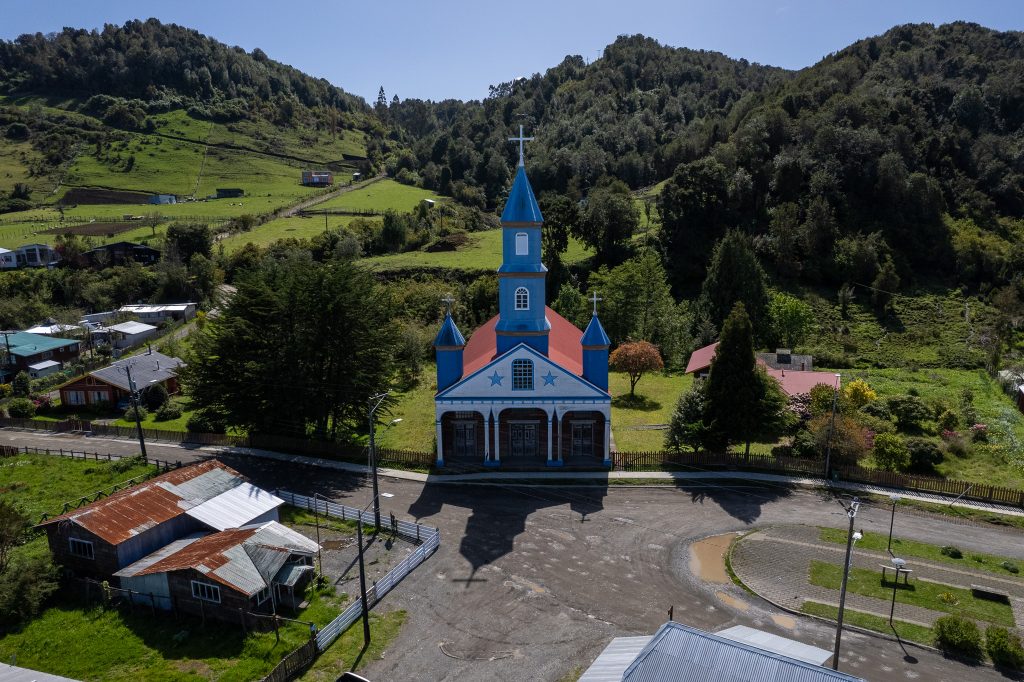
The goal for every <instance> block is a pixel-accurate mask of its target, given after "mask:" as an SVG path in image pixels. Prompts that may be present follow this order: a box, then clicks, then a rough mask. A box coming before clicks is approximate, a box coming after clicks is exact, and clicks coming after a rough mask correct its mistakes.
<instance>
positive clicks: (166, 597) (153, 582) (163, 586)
mask: <svg viewBox="0 0 1024 682" xmlns="http://www.w3.org/2000/svg"><path fill="white" fill-rule="evenodd" d="M121 587H122V588H124V589H126V590H135V591H136V592H141V593H142V594H133V595H132V601H134V602H135V603H137V604H144V605H147V606H148V605H155V606H156V607H157V608H158V609H164V610H165V611H170V610H171V588H170V586H168V584H167V574H166V573H152V574H150V575H135V576H132V577H130V578H121ZM150 594H152V595H153V599H150V597H149V595H150Z"/></svg>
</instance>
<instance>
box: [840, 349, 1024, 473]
mask: <svg viewBox="0 0 1024 682" xmlns="http://www.w3.org/2000/svg"><path fill="white" fill-rule="evenodd" d="M839 371H841V372H842V374H843V382H844V383H849V382H850V381H853V380H854V379H863V380H865V381H867V382H868V383H869V384H870V385H871V387H872V388H873V389H875V391H877V392H878V395H879V398H880V399H882V400H884V399H885V398H887V397H890V396H897V395H907V394H908V392H909V391H911V390H913V391H916V392H917V394H918V395H919V396H920V397H921V399H922V400H923V401H925V403H926V404H931V403H933V402H936V401H940V402H945V403H948V404H949V405H950V406H951V407H953V408H954V409H956V405H957V402H958V400H959V396H960V393H961V391H963V390H964V389H970V391H971V392H972V393H973V394H974V407H975V409H976V410H977V412H978V418H979V420H980V421H981V423H983V424H986V425H987V426H988V431H989V441H990V444H988V445H978V444H975V445H973V446H972V448H971V453H970V455H969V456H968V457H963V458H959V457H952V456H947V457H946V458H945V460H944V461H943V462H942V463H941V464H939V465H938V467H936V468H937V470H938V472H939V473H940V474H941V475H943V476H946V477H947V478H955V479H960V480H965V481H978V482H983V483H988V484H990V485H997V486H1003V487H1007V488H1024V415H1022V414H1021V413H1020V411H1019V410H1017V408H1016V407H1015V406H1014V404H1013V402H1012V401H1011V400H1010V398H1009V397H1008V396H1007V395H1006V394H1004V393H1003V391H1002V389H1001V388H1000V386H999V384H998V383H997V382H996V381H995V380H994V379H992V378H991V377H990V376H989V375H988V374H987V373H986V372H985V371H984V370H980V369H979V370H963V369H917V370H912V369H863V370H861V369H857V370H839ZM926 428H928V429H933V428H934V425H926Z"/></svg>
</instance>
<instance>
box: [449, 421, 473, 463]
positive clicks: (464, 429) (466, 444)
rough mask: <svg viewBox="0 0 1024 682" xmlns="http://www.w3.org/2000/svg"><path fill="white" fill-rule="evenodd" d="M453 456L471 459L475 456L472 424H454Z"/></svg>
mask: <svg viewBox="0 0 1024 682" xmlns="http://www.w3.org/2000/svg"><path fill="white" fill-rule="evenodd" d="M454 454H455V456H456V457H473V456H475V455H476V424H475V423H473V422H455V453H454Z"/></svg>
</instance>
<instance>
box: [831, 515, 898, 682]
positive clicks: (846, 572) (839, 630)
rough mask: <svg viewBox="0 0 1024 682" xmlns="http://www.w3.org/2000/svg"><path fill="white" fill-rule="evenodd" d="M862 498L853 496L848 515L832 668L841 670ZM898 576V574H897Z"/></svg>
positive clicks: (858, 538) (859, 535)
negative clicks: (841, 647) (848, 583)
mask: <svg viewBox="0 0 1024 682" xmlns="http://www.w3.org/2000/svg"><path fill="white" fill-rule="evenodd" d="M859 508H860V499H859V498H856V497H855V498H853V501H852V502H851V503H850V507H849V508H848V509H847V510H846V515H847V516H849V517H850V530H849V532H848V533H847V535H846V563H844V564H843V583H842V585H841V586H840V588H839V617H838V618H837V619H836V647H835V651H833V652H832V669H833V670H839V643H840V640H842V637H843V609H844V608H845V607H846V579H847V578H848V577H849V576H850V558H851V555H852V554H853V543H854V542H856V541H857V540H860V539H861V534H860V533H854V532H853V520H854V519H855V518H857V510H858V509H859ZM897 577H898V576H897Z"/></svg>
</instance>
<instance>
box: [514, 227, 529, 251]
mask: <svg viewBox="0 0 1024 682" xmlns="http://www.w3.org/2000/svg"><path fill="white" fill-rule="evenodd" d="M529 253H530V238H529V237H528V236H527V235H526V233H525V232H516V255H517V256H527V255H529Z"/></svg>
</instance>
